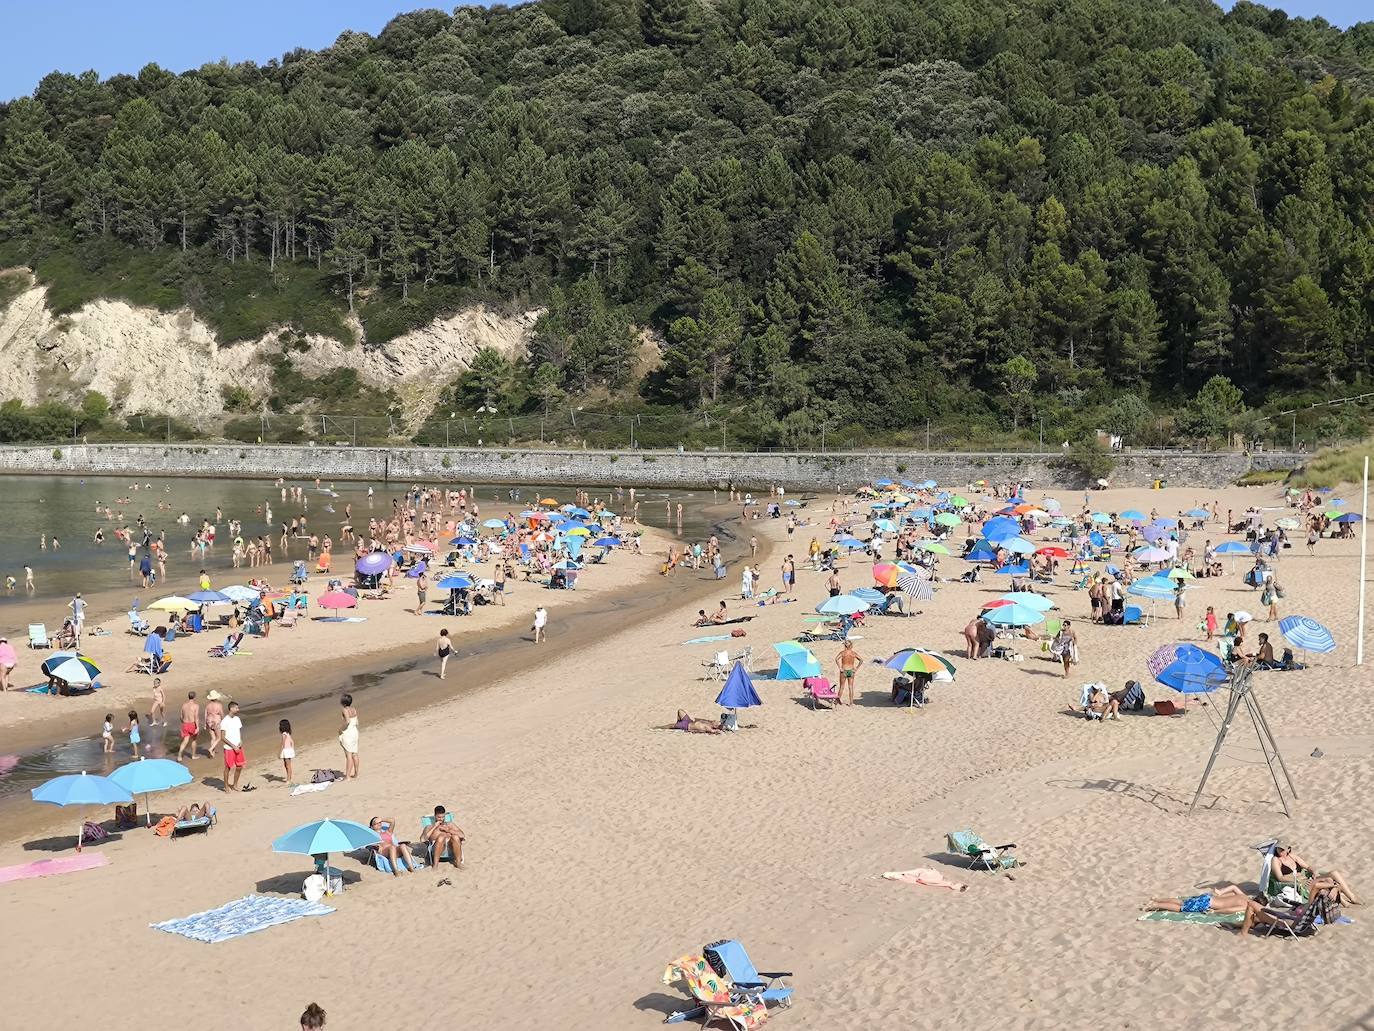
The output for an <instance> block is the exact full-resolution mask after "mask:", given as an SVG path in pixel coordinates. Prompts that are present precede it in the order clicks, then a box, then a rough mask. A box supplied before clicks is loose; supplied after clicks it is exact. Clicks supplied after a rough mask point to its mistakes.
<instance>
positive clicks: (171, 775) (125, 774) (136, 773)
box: [110, 758, 194, 826]
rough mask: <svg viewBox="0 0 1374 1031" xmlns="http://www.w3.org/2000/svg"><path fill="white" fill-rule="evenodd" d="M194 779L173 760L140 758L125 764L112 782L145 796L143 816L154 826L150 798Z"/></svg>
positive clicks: (134, 793) (135, 793)
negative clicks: (155, 793) (154, 794)
mask: <svg viewBox="0 0 1374 1031" xmlns="http://www.w3.org/2000/svg"><path fill="white" fill-rule="evenodd" d="M193 779H194V778H193V777H192V776H191V771H190V770H188V769H187V768H186V767H185V766H183V765H181V763H179V762H176V761H175V760H172V759H145V758H139V759H137V760H136V761H134V762H131V763H125V764H124V765H123V766H121V767H120V768H119V769H117V770H115V771H114V773H112V774H110V780H112V781H114V782H115V783H116V784H118V785H119V786H120V787H121V788H123V789H124V790H125V791H127V792H128V793H129V794H131V795H142V796H143V815H144V817H145V818H146V823H147V825H148V826H152V823H153V814H152V810H150V809H149V808H148V796H149V795H150V794H152V793H153V792H154V791H166V790H168V789H169V788H179V787H181V786H182V785H183V784H189V783H191V781H192V780H193Z"/></svg>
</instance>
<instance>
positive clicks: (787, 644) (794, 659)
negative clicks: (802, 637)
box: [773, 641, 821, 680]
mask: <svg viewBox="0 0 1374 1031" xmlns="http://www.w3.org/2000/svg"><path fill="white" fill-rule="evenodd" d="M773 649H774V650H775V651H776V652H777V653H778V672H777V675H776V676H775V677H774V678H773V679H775V680H805V679H806V678H807V677H818V676H820V675H821V663H820V660H819V659H817V658H816V656H814V655H812V654H811V652H810V650H809V649H807V648H806V647H805V646H804V645H802V644H800V643H799V642H797V641H783V642H782V643H781V644H775V645H773Z"/></svg>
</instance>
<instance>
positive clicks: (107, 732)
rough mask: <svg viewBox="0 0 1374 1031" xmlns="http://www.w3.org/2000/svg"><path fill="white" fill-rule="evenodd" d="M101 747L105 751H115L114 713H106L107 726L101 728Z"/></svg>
mask: <svg viewBox="0 0 1374 1031" xmlns="http://www.w3.org/2000/svg"><path fill="white" fill-rule="evenodd" d="M100 747H101V749H102V750H103V751H106V752H113V751H114V713H112V712H107V713H106V714H105V726H103V727H101V728H100Z"/></svg>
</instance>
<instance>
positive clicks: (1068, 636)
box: [1050, 619, 1078, 680]
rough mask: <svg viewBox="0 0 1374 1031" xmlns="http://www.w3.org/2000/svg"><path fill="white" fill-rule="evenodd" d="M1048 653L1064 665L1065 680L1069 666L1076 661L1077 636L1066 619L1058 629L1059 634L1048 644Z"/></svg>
mask: <svg viewBox="0 0 1374 1031" xmlns="http://www.w3.org/2000/svg"><path fill="white" fill-rule="evenodd" d="M1050 653H1051V654H1053V655H1054V656H1055V657H1056V658H1058V659H1059V660H1060V661H1061V662H1063V663H1064V678H1065V679H1066V680H1067V679H1068V676H1069V666H1071V665H1072V664H1073V663H1075V662H1077V661H1078V635H1077V634H1076V633H1074V631H1073V629H1072V624H1071V623H1070V622H1069V621H1068V620H1067V619H1066V620H1064V624H1063V626H1061V627H1060V628H1059V633H1057V634H1055V635H1054V640H1053V641H1052V642H1050Z"/></svg>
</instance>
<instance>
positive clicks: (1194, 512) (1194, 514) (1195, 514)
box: [1183, 508, 1212, 519]
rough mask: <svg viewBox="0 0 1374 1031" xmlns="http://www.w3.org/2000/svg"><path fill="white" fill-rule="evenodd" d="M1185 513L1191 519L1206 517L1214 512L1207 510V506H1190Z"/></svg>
mask: <svg viewBox="0 0 1374 1031" xmlns="http://www.w3.org/2000/svg"><path fill="white" fill-rule="evenodd" d="M1183 514H1184V515H1186V516H1187V517H1188V518H1189V519H1206V518H1208V517H1209V516H1210V515H1211V514H1212V513H1211V512H1209V511H1207V509H1205V508H1190V509H1188V511H1186V512H1184V513H1183Z"/></svg>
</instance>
